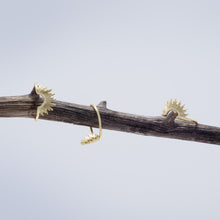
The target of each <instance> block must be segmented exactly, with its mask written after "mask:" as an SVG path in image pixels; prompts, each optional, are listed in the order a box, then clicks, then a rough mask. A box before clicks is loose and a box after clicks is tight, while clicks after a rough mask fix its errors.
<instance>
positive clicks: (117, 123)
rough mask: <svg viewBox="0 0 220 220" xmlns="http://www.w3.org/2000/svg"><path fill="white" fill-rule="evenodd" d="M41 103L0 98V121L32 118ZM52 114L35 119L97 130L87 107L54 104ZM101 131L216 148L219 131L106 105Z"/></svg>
mask: <svg viewBox="0 0 220 220" xmlns="http://www.w3.org/2000/svg"><path fill="white" fill-rule="evenodd" d="M42 102H43V99H42V98H41V97H39V96H38V95H37V94H36V92H35V89H33V90H32V92H31V93H30V94H28V95H24V96H11V97H0V117H26V118H35V117H36V110H37V107H38V106H39V105H41V103H42ZM54 103H55V104H56V105H55V106H54V107H53V111H49V113H48V115H44V116H40V118H39V119H45V120H51V121H60V122H66V123H72V124H76V125H84V126H91V127H98V119H97V115H96V112H95V111H94V109H93V108H92V107H90V106H84V105H77V104H72V103H67V102H61V101H57V100H56V101H54ZM97 108H98V109H99V112H100V115H101V119H102V128H104V129H109V130H116V131H122V132H130V133H135V134H141V135H150V136H157V137H165V138H174V139H181V140H188V141H196V142H203V143H209V144H217V145H220V128H219V127H213V126H208V125H202V124H196V123H193V122H186V121H182V120H178V119H176V117H177V113H176V112H173V111H171V112H169V114H168V115H167V116H166V117H164V116H158V117H145V116H139V115H133V114H127V113H122V112H117V111H112V110H109V109H108V108H107V107H106V102H105V101H103V102H101V103H100V104H99V105H97Z"/></svg>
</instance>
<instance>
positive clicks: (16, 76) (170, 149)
mask: <svg viewBox="0 0 220 220" xmlns="http://www.w3.org/2000/svg"><path fill="white" fill-rule="evenodd" d="M219 61H220V2H219V1H218V0H216V1H214V0H198V1H196V0H190V1H189V0H184V1H157V0H154V1H147V0H146V1H138V0H136V1H119V0H118V1H115V0H111V1H89V0H85V1H83V0H80V1H55V0H53V1H52V0H38V1H24V0H19V1H15V0H1V1H0V74H1V80H0V96H6V95H23V94H27V93H29V92H30V91H31V89H32V88H33V85H34V82H35V81H36V82H38V83H39V84H41V85H43V86H48V87H49V88H52V89H53V91H54V92H55V94H56V96H55V97H56V99H58V100H63V101H68V102H72V103H78V104H83V105H89V104H91V103H94V104H98V103H99V101H101V100H107V101H108V107H109V108H110V109H114V110H118V111H122V112H129V113H134V114H141V115H148V116H149V115H152V116H156V115H160V114H161V112H162V109H163V105H164V103H165V102H166V101H167V100H169V99H170V98H177V99H179V100H182V101H183V103H185V104H186V106H187V108H188V109H189V113H190V117H191V118H193V119H195V120H198V121H199V123H203V124H209V125H214V126H220V117H219V112H220V104H219V103H220V101H219V92H220V89H219V80H220V77H219V76H220V75H219V74H220V62H219ZM88 133H89V128H88V127H83V126H75V125H71V124H65V123H58V122H50V121H43V120H39V121H38V122H37V123H36V122H35V121H34V119H25V118H12V119H9V118H0V140H1V144H0V219H2V220H12V219H19V220H20V219H21V220H30V219H31V220H35V219H36V220H39V219H41V220H44V219H45V220H48V219H51V220H57V219H64V220H69V219H75V220H93V219H94V220H112V219H114V220H121V219H126V220H130V219H132V220H133V219H138V220H142V219H153V220H154V219H168V220H171V219H178V220H181V219H188V220H189V219H200V220H203V219H212V220H215V219H216V220H217V219H220V208H219V207H220V177H219V176H220V147H219V146H217V145H216V146H215V145H208V144H202V143H194V142H187V141H179V140H172V139H164V138H156V137H145V136H138V135H134V134H128V133H120V132H115V131H108V130H104V131H103V139H102V140H101V141H100V142H98V143H94V144H91V145H88V146H84V147H82V146H81V145H80V140H81V139H82V138H83V137H84V136H85V135H87V134H88Z"/></svg>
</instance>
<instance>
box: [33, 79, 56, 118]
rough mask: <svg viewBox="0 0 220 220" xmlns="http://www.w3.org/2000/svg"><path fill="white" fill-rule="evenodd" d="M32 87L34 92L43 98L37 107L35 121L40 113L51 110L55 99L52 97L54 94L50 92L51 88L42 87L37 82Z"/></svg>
mask: <svg viewBox="0 0 220 220" xmlns="http://www.w3.org/2000/svg"><path fill="white" fill-rule="evenodd" d="M34 88H35V91H36V93H37V94H38V95H40V96H42V98H43V103H42V104H41V105H40V106H38V107H37V114H36V118H35V121H37V120H38V118H39V116H40V115H44V114H48V111H53V108H52V107H53V106H55V104H54V103H53V101H54V100H55V99H54V98H53V97H52V96H54V94H53V93H51V91H52V90H51V89H47V87H45V88H43V87H42V86H40V85H37V83H35V84H34Z"/></svg>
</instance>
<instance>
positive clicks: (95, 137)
mask: <svg viewBox="0 0 220 220" xmlns="http://www.w3.org/2000/svg"><path fill="white" fill-rule="evenodd" d="M90 106H92V107H93V108H94V110H95V111H96V114H97V117H98V121H99V134H98V135H97V134H95V133H94V132H93V129H92V127H90V130H91V134H89V135H88V136H86V137H84V139H83V140H82V141H81V144H82V145H85V144H90V143H93V142H95V141H98V140H100V139H101V136H102V121H101V117H100V114H99V110H98V108H97V107H96V106H95V105H94V104H91V105H90Z"/></svg>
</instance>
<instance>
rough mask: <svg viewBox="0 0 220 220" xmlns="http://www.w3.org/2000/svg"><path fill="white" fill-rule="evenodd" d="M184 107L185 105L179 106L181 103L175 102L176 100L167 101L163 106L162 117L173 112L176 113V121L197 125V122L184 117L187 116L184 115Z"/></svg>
mask: <svg viewBox="0 0 220 220" xmlns="http://www.w3.org/2000/svg"><path fill="white" fill-rule="evenodd" d="M184 106H185V105H181V101H180V102H177V100H176V99H175V100H174V101H173V100H172V99H170V101H167V103H166V104H165V106H164V109H163V113H162V116H167V114H168V113H169V112H170V111H174V112H177V113H178V115H177V117H176V118H177V119H180V120H184V121H190V122H194V123H197V121H195V120H192V119H190V118H187V117H186V116H187V115H188V114H187V113H186V109H184Z"/></svg>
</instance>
